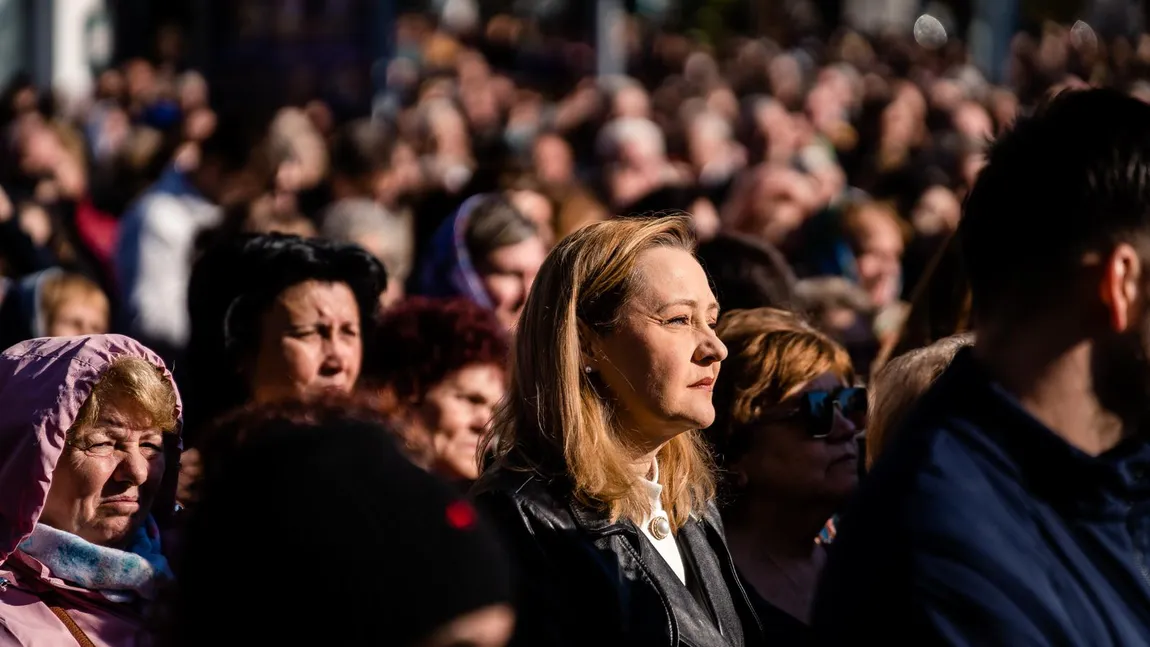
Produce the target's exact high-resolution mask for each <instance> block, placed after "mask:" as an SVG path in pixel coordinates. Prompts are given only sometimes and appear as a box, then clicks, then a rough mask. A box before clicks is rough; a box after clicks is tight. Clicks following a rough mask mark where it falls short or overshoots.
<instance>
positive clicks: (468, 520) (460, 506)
mask: <svg viewBox="0 0 1150 647" xmlns="http://www.w3.org/2000/svg"><path fill="white" fill-rule="evenodd" d="M447 523H449V524H451V527H452V528H455V529H456V530H469V529H471V527H472V526H474V525H475V509H474V508H472V507H471V506H470V505H468V503H467V502H466V501H455V502H454V503H451V504H448V506H447Z"/></svg>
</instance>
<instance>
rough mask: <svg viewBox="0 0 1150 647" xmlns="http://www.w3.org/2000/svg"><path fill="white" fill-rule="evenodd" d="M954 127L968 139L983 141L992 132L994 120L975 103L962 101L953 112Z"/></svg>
mask: <svg viewBox="0 0 1150 647" xmlns="http://www.w3.org/2000/svg"><path fill="white" fill-rule="evenodd" d="M954 129H955V130H957V131H958V132H959V134H961V135H963V136H964V137H967V138H969V139H973V140H977V141H985V140H987V139H989V138H990V137H991V136H992V135H993V134H994V122H993V121H991V119H990V114H989V113H987V112H986V109H985V108H983V107H982V106H980V105H978V104H977V103H964V104H962V105H961V106H959V108H958V110H956V111H955V113H954Z"/></svg>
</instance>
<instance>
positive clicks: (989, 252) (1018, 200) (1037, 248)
mask: <svg viewBox="0 0 1150 647" xmlns="http://www.w3.org/2000/svg"><path fill="white" fill-rule="evenodd" d="M965 211H966V212H965V215H964V217H963V221H962V224H961V225H960V228H959V233H960V236H961V245H962V250H963V257H964V260H965V264H966V267H967V270H968V272H969V277H970V285H971V292H972V297H973V308H974V316H975V320H976V322H977V323H978V325H984V324H986V323H989V322H998V323H1002V322H1004V321H1009V322H1012V323H1015V324H1017V323H1022V322H1028V321H1032V319H1030V318H1031V317H1035V318H1036V317H1042V316H1044V315H1047V314H1049V313H1051V312H1053V311H1054V308H1061V309H1062V311H1070V310H1068V309H1075V303H1074V302H1073V301H1072V300H1073V299H1074V298H1075V297H1074V295H1075V294H1080V295H1084V294H1088V293H1092V294H1097V293H1098V292H1097V290H1096V289H1091V288H1090V286H1089V285H1087V284H1084V283H1083V282H1082V281H1083V279H1084V278H1085V277H1086V276H1087V274H1086V273H1085V271H1084V264H1083V261H1084V259H1085V257H1086V255H1087V254H1089V253H1091V252H1094V253H1098V254H1100V255H1101V258H1102V259H1105V258H1106V257H1107V256H1109V254H1110V252H1111V251H1112V250H1113V249H1114V246H1115V245H1116V244H1118V243H1122V242H1127V243H1131V244H1132V245H1133V246H1134V247H1135V249H1139V248H1140V245H1139V243H1140V241H1141V239H1142V237H1144V236H1146V235H1147V234H1150V105H1146V104H1144V103H1142V102H1140V101H1138V100H1136V99H1132V98H1130V97H1128V96H1125V95H1123V94H1121V93H1118V92H1114V91H1109V90H1088V91H1074V92H1064V93H1062V94H1060V95H1058V96H1057V97H1055V98H1053V99H1051V100H1049V101H1047V102H1045V103H1043V104H1042V105H1041V106H1039V107H1038V109H1037V110H1036V111H1035V113H1034V114H1033V115H1032V116H1027V117H1020V118H1019V119H1018V121H1017V123H1016V124H1015V126H1014V128H1013V129H1011V130H1010V131H1009V132H1007V133H1006V134H1004V135H1003V136H1002V137H1001V138H1000V139H999V140H998V141H997V142H995V143H994V144H993V145H992V147H991V149H990V151H989V153H988V155H987V164H986V166H985V167H984V168H983V170H982V172H981V174H980V175H979V177H978V180H977V181H976V183H975V185H974V187H973V189H972V190H971V193H970V196H969V198H968V199H967V203H966V210H965ZM1146 260H1150V257H1145V258H1144V259H1143V262H1144V263H1145V261H1146ZM1087 289H1091V291H1090V292H1088V291H1087Z"/></svg>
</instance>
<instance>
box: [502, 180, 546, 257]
mask: <svg viewBox="0 0 1150 647" xmlns="http://www.w3.org/2000/svg"><path fill="white" fill-rule="evenodd" d="M508 197H509V198H510V199H511V204H513V205H515V208H516V209H518V210H519V212H520V213H522V214H523V215H524V216H527V219H528V220H530V221H531V222H533V223H535V229H536V230H537V231H538V232H539V238H540V239H542V241H543V246H544V247H546V248H547V249H550V248H551V246H552V245H554V244H555V209H554V207H552V206H551V201H550V200H548V199H547V197H546V196H544V195H543V194H541V193H538V192H536V191H529V190H523V191H513V192H512V193H511V195H510V196H508Z"/></svg>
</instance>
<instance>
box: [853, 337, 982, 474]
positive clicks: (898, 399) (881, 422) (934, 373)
mask: <svg viewBox="0 0 1150 647" xmlns="http://www.w3.org/2000/svg"><path fill="white" fill-rule="evenodd" d="M973 344H974V335H973V334H970V333H967V334H962V335H953V336H951V337H944V338H942V339H940V340H938V341H936V342H934V343H933V344H931V345H930V346H926V347H924V348H916V349H915V350H912V351H910V352H908V353H906V354H904V355H899V356H898V357H896V358H894V359H892V360H891V361H889V362H887V363H886V364H885V365H884V366H883V367H882V369H880V370H879V371H878V373H876V374H875V377H874V381H873V382H872V384H871V389H870V404H869V407H868V409H869V414H868V418H867V430H866V464H867V468H868V469H869V468H870V467H871V466H872V465H874V462H875V460H877V459H878V455H879V453H880V452H882V450H883V447H885V446H886V445H887V444H888V443H889V442H890V435H891V433H892V432H893V431H894V430H895V429H897V428H898V427H900V426H901V425H902V423H903V421H904V420H906V416H907V414H908V413H910V411H911V409H912V408H914V405H915V404H916V403H917V402H918V400H919V398H921V397H922V395H923V394H924V393H926V391H927V389H929V388H930V387H931V385H933V384H934V381H935V380H937V379H938V376H940V375H942V372H943V371H945V370H946V368H947V367H948V366H950V362H951V360H953V359H954V356H955V355H956V354H957V353H958V351H959V350H961V349H962V348H964V347H966V346H971V345H973Z"/></svg>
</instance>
